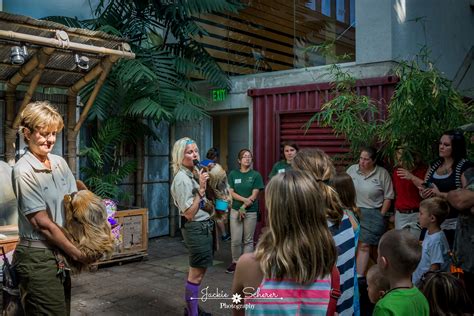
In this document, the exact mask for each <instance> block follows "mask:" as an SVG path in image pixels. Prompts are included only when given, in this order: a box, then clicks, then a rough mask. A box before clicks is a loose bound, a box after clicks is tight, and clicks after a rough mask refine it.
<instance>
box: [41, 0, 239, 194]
mask: <svg viewBox="0 0 474 316" xmlns="http://www.w3.org/2000/svg"><path fill="white" fill-rule="evenodd" d="M242 7H243V6H242V4H241V3H240V1H237V0H177V1H167V0H101V1H99V4H98V6H97V8H96V9H95V18H94V19H91V20H82V21H80V20H78V19H76V18H71V17H58V16H54V17H47V18H45V19H46V20H51V21H54V22H59V23H62V24H65V25H67V26H70V27H79V28H87V29H90V30H96V31H103V32H106V33H109V34H113V35H116V36H120V37H123V38H126V39H128V43H129V44H130V46H131V48H132V51H133V52H134V53H135V54H136V59H133V60H126V59H122V60H119V61H118V62H117V63H116V65H114V67H113V69H112V70H111V72H110V74H109V76H108V78H107V80H106V82H105V83H104V85H103V86H102V88H101V91H100V93H99V95H98V97H97V98H96V100H95V102H94V106H93V107H92V109H91V111H90V112H89V116H88V120H89V123H90V124H91V123H92V124H93V125H94V126H96V128H95V130H97V131H96V132H94V133H93V140H92V143H91V144H87V146H85V147H83V150H82V151H81V154H82V155H83V156H84V157H86V158H87V167H85V168H82V170H81V171H82V172H83V174H84V175H85V183H86V184H87V185H88V186H89V188H90V189H91V190H92V191H94V192H96V193H97V194H99V195H100V196H102V197H109V198H115V199H117V198H119V196H120V193H121V192H120V190H118V189H117V185H118V184H119V183H121V181H122V180H123V179H124V178H125V177H126V176H127V175H129V174H130V173H131V172H133V171H134V170H135V166H136V162H135V163H132V162H124V161H121V156H120V150H121V148H122V147H123V146H124V145H125V144H126V143H135V142H136V141H137V140H140V139H143V137H145V136H152V137H154V138H155V139H157V138H158V135H154V134H153V132H152V131H151V129H150V128H148V126H147V125H148V124H158V123H159V122H161V121H162V120H166V121H168V122H174V121H176V120H178V121H179V120H195V119H200V118H202V117H203V116H205V115H207V114H206V107H207V106H208V102H209V101H208V99H207V98H205V97H202V96H201V95H199V94H198V93H197V92H196V91H197V89H196V87H195V78H202V79H205V80H207V81H208V82H210V83H211V84H212V85H214V86H216V87H219V88H229V87H230V80H229V78H228V76H227V75H226V74H225V73H224V72H223V71H222V70H221V69H220V68H219V66H218V64H217V63H216V62H215V60H214V59H213V58H212V57H211V56H210V55H209V54H208V53H207V51H206V50H205V49H204V47H203V46H202V45H201V44H200V43H199V42H198V41H196V38H198V37H199V36H201V35H204V34H206V32H205V30H204V29H202V28H201V27H199V25H198V24H197V23H196V22H195V20H194V16H197V15H199V14H203V13H211V12H212V13H222V12H234V13H235V12H237V11H238V10H239V9H241V8H242ZM95 84H96V81H93V82H91V83H90V84H88V85H87V86H86V87H85V88H84V89H83V90H82V91H81V93H80V95H81V97H82V100H83V102H84V103H85V102H87V100H88V98H89V96H90V93H91V91H92V90H93V88H94V86H95Z"/></svg>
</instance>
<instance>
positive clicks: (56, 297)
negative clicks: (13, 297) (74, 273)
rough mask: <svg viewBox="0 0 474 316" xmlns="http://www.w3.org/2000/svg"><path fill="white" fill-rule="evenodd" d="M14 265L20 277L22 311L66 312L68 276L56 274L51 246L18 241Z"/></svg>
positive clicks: (68, 289) (68, 288) (68, 290)
mask: <svg viewBox="0 0 474 316" xmlns="http://www.w3.org/2000/svg"><path fill="white" fill-rule="evenodd" d="M13 265H14V266H15V269H16V271H17V275H18V277H19V278H20V296H21V302H22V305H23V308H24V311H25V315H28V316H30V315H61V316H63V315H69V314H70V311H71V277H70V275H69V273H67V275H66V277H65V278H64V280H63V279H62V278H60V277H59V276H58V275H57V271H58V267H57V263H56V258H55V257H54V254H53V252H52V251H51V250H50V249H41V248H32V247H26V246H21V245H18V246H17V247H16V250H15V253H14V255H13Z"/></svg>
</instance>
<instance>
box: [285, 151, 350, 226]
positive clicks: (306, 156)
mask: <svg viewBox="0 0 474 316" xmlns="http://www.w3.org/2000/svg"><path fill="white" fill-rule="evenodd" d="M291 165H292V166H293V168H294V169H295V170H302V171H307V172H310V173H311V174H312V176H313V177H314V179H315V180H316V181H317V188H318V189H319V191H320V192H321V193H323V198H324V199H325V204H326V215H327V217H328V219H329V220H331V221H332V222H333V223H334V224H336V225H337V226H339V224H340V223H341V220H342V217H343V216H344V212H343V208H344V207H343V205H342V203H341V200H340V199H339V195H338V194H337V192H336V190H334V189H333V188H332V187H331V186H329V181H330V179H331V178H332V177H334V176H335V174H336V168H335V167H334V164H333V163H332V160H331V158H330V157H329V156H328V155H327V154H326V153H325V152H324V151H322V150H320V149H316V148H304V149H302V150H300V151H298V152H297V153H296V156H295V158H293V161H292V162H291Z"/></svg>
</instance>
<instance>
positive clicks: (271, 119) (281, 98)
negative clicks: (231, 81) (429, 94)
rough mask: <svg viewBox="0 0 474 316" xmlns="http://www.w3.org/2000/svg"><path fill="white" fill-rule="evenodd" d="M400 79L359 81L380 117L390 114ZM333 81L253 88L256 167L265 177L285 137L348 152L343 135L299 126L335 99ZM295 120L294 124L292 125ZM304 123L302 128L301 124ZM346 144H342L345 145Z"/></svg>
mask: <svg viewBox="0 0 474 316" xmlns="http://www.w3.org/2000/svg"><path fill="white" fill-rule="evenodd" d="M397 81H398V79H397V78H396V77H394V76H388V77H382V78H371V79H364V80H358V81H357V82H356V90H357V92H358V93H359V94H362V95H367V96H370V97H371V98H372V99H373V100H375V101H376V102H377V104H378V107H379V109H380V110H381V115H380V117H377V119H384V118H385V115H386V104H387V102H388V100H389V99H390V98H391V96H392V94H393V91H394V88H395V84H396V82H397ZM330 91H331V84H330V83H319V84H307V85H301V86H287V87H278V88H265V89H251V90H249V91H248V95H249V96H251V97H253V146H254V147H253V151H254V153H255V157H256V160H255V163H254V168H255V169H256V170H258V171H259V172H260V173H262V175H263V176H264V178H266V176H267V175H268V174H269V173H270V170H271V168H272V166H273V164H274V163H275V162H276V161H278V160H279V159H280V143H281V142H282V141H283V140H285V139H288V140H289V139H291V140H296V141H301V144H302V145H303V146H318V147H321V148H323V149H325V148H326V149H327V150H328V153H329V154H335V153H341V152H346V151H347V149H346V147H345V145H344V142H343V139H342V138H337V137H335V136H334V134H333V133H332V131H331V130H330V129H324V128H320V127H317V125H315V126H314V127H313V128H312V129H311V130H310V131H309V134H306V135H305V134H304V129H301V128H298V124H300V123H301V126H302V125H303V124H304V123H305V122H306V121H305V118H309V117H311V115H312V114H314V113H315V112H317V111H319V109H320V108H321V105H322V104H324V103H325V102H326V101H327V100H329V98H331V94H330ZM291 122H292V124H293V125H291ZM301 126H300V127H301ZM341 146H342V147H341Z"/></svg>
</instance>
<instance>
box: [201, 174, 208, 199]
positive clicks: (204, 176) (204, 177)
mask: <svg viewBox="0 0 474 316" xmlns="http://www.w3.org/2000/svg"><path fill="white" fill-rule="evenodd" d="M208 179H209V173H207V172H206V171H204V170H203V169H201V170H199V191H201V192H200V193H204V192H205V191H206V187H207V180H208ZM202 195H204V194H202Z"/></svg>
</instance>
